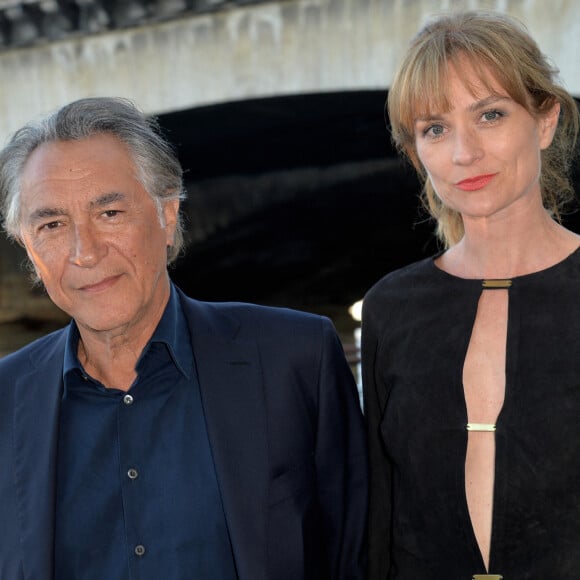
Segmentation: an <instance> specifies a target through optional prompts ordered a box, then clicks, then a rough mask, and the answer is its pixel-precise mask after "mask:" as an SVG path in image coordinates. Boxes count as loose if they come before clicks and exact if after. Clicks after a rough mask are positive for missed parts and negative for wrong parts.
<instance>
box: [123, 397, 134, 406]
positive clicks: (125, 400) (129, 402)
mask: <svg viewBox="0 0 580 580" xmlns="http://www.w3.org/2000/svg"><path fill="white" fill-rule="evenodd" d="M123 403H125V405H132V404H133V397H132V396H131V395H125V396H124V397H123Z"/></svg>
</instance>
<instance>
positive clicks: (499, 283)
mask: <svg viewBox="0 0 580 580" xmlns="http://www.w3.org/2000/svg"><path fill="white" fill-rule="evenodd" d="M481 285H482V287H483V288H487V289H488V290H502V289H504V288H510V287H511V285H512V281H511V280H509V279H506V280H501V279H497V280H483V281H482V283H481Z"/></svg>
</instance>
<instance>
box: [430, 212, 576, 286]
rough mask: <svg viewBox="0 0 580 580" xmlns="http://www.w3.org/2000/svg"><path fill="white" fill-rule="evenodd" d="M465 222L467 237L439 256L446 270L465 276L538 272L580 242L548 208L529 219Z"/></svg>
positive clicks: (478, 276)
mask: <svg viewBox="0 0 580 580" xmlns="http://www.w3.org/2000/svg"><path fill="white" fill-rule="evenodd" d="M464 225H465V234H464V236H463V238H462V239H461V240H460V241H459V243H457V244H456V245H454V246H452V247H451V248H450V249H449V250H448V251H447V252H445V253H444V254H442V255H441V256H440V257H439V258H438V259H437V260H436V263H437V265H438V266H439V267H440V268H441V269H442V270H444V271H446V272H448V273H450V274H453V275H455V276H460V277H462V278H513V277H516V276H522V275H525V274H530V273H533V272H538V271H540V270H544V269H546V268H548V267H550V266H553V265H554V264H557V263H558V262H560V261H562V260H563V259H565V258H566V257H567V256H569V255H570V254H571V253H572V252H573V251H574V250H575V249H576V248H578V246H579V245H580V236H578V235H577V234H575V233H573V232H571V231H569V230H567V229H565V228H564V227H562V226H561V225H560V224H558V223H557V222H555V221H554V220H553V219H552V218H551V217H550V216H549V215H548V213H547V212H546V211H542V212H541V214H540V215H538V216H537V217H536V219H534V220H529V219H528V220H526V221H525V222H522V221H519V222H518V220H513V221H511V223H508V222H507V221H505V222H504V223H501V222H500V223H497V222H496V223H490V221H488V220H487V221H486V220H468V219H467V220H464Z"/></svg>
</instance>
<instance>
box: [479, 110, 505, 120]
mask: <svg viewBox="0 0 580 580" xmlns="http://www.w3.org/2000/svg"><path fill="white" fill-rule="evenodd" d="M482 116H483V119H484V120H485V121H497V119H499V118H500V117H502V116H503V115H502V113H500V111H486V112H485V113H483V115H482Z"/></svg>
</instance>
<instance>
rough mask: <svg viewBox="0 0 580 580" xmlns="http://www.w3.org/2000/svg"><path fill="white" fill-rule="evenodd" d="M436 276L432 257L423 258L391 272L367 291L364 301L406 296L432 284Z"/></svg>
mask: <svg viewBox="0 0 580 580" xmlns="http://www.w3.org/2000/svg"><path fill="white" fill-rule="evenodd" d="M437 278H438V276H437V268H436V266H435V265H434V263H433V257H429V258H424V259H423V260H419V261H418V262H413V263H411V264H408V265H406V266H403V267H402V268H398V269H396V270H392V271H391V272H389V273H388V274H386V275H384V276H383V277H382V278H381V279H380V280H378V281H377V282H375V284H373V286H371V288H370V289H369V290H368V292H367V293H366V296H365V300H374V299H377V298H380V297H381V296H385V297H386V296H393V297H394V296H396V295H398V294H401V295H408V293H409V291H412V290H414V289H416V288H418V287H422V286H424V285H425V284H426V283H428V284H430V285H431V284H433V283H434V282H435V281H436V279H437Z"/></svg>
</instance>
